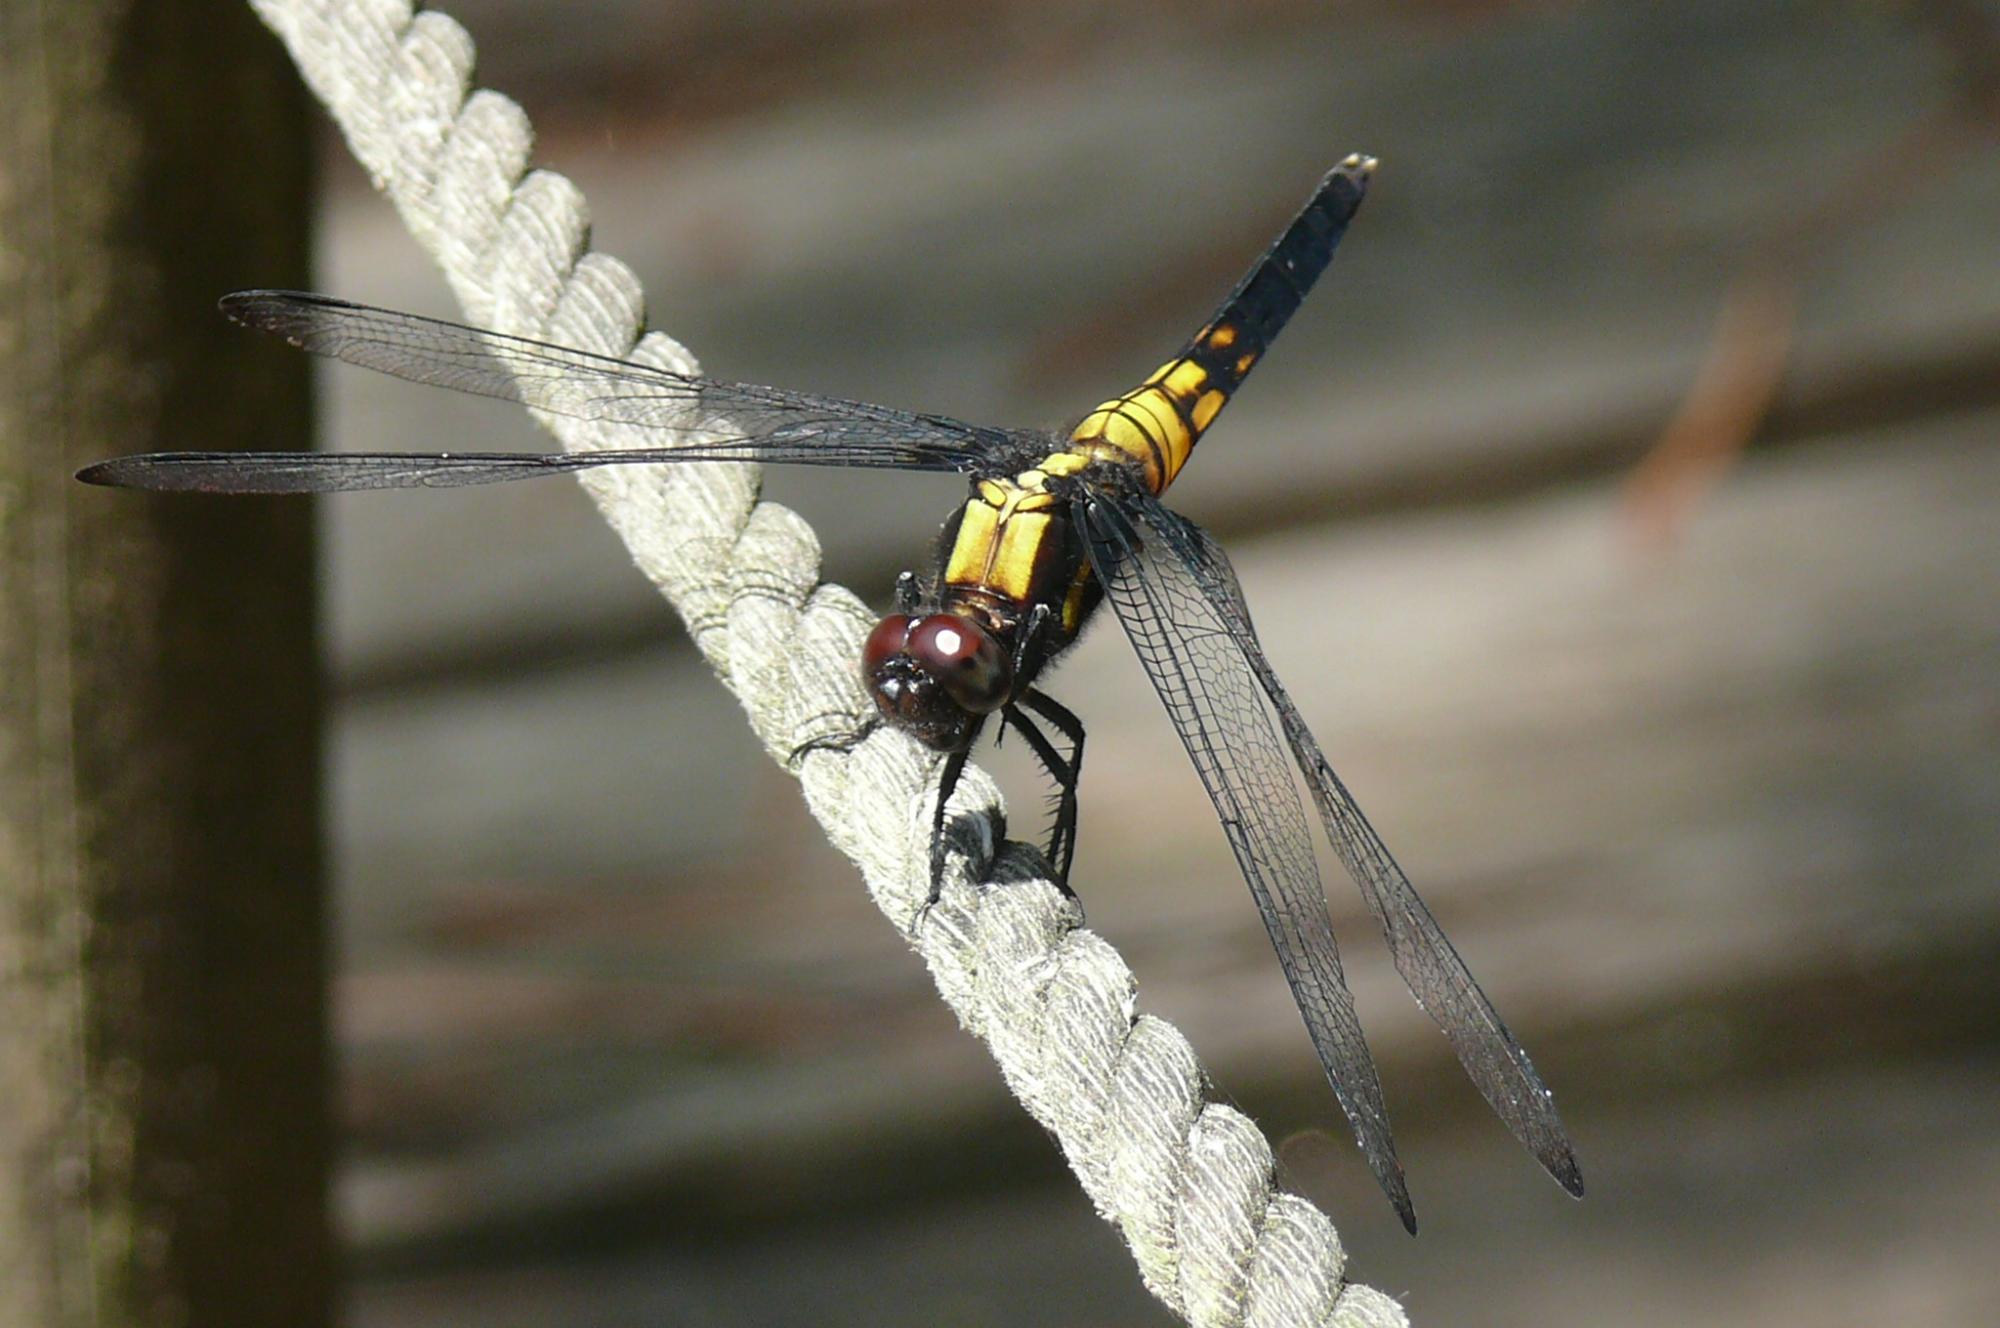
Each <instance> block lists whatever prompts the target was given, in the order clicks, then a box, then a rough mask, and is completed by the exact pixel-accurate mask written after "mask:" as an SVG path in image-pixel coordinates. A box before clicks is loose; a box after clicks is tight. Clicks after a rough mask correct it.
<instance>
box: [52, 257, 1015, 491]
mask: <svg viewBox="0 0 2000 1328" xmlns="http://www.w3.org/2000/svg"><path fill="white" fill-rule="evenodd" d="M222 311H223V312H224V313H226V314H227V315H229V317H231V318H233V319H235V320H236V321H237V322H239V323H242V324H244V325H245V326H246V327H252V328H255V329H257V330H258V331H261V332H268V333H270V334H271V335H273V336H277V337H282V338H283V339H285V340H286V341H289V342H291V343H292V344H293V345H294V346H297V347H299V348H300V349H302V350H307V351H310V352H312V353H313V354H315V355H325V356H328V357H330V358H332V359H336V360H342V361H345V362H346V363H348V364H355V365H360V366H361V367H363V368H367V369H374V370H376V371H378V372H380V373H386V374H389V375H392V376H393V377H397V378H403V379H407V380H409V381H410V382H415V383H426V384H430V385H432V386H436V387H446V388H450V389H452V390H454V391H458V392H466V393H470V394H472V395H474V396H483V397H494V398H497V399H499V400H502V401H512V402H516V403H518V404H520V405H523V406H526V407H529V408H530V409H533V410H541V411H547V412H548V413H550V414H552V415H561V416H564V417H567V418H570V419H579V420H592V421H604V422H608V423H614V424H623V425H631V426H634V427H637V428H640V429H646V430H651V431H654V432H658V433H661V434H665V435H668V436H672V437H686V438H689V440H690V441H689V442H688V443H687V444H686V445H676V446H670V447H669V446H662V447H658V448H643V449H642V448H631V449H618V450H615V451H605V452H589V453H548V454H541V453H490V452H489V453H428V454H423V453H414V454H402V453H346V454H342V453H325V454H318V455H312V454H300V453H271V452H238V453H224V452H170V453H156V454H152V455H149V456H143V457H121V458H119V459H117V460H114V461H108V462H103V463H100V464H98V465H95V466H91V467H89V468H88V469H86V470H84V471H83V472H81V474H80V476H79V478H82V479H85V480H87V481H89V482H91V483H97V484H117V485H126V486H131V487H138V488H149V489H190V490H200V491H206V492H216V493H296V492H326V491H331V490H338V489H388V488H417V487H452V486H458V485H467V484H495V483H499V482H502V481H506V480H516V479H527V478H530V477H533V476H537V475H549V474H561V473H568V472H570V471H576V470H584V469H588V468H590V467H593V466H608V465H646V464H655V463H660V462H685V461H759V462H780V463H791V464H797V465H817V466H851V467H860V468H875V469H891V470H936V471H959V472H968V473H982V474H984V473H992V472H994V471H996V470H1005V469H1007V468H1008V467H1010V466H1013V465H1014V464H1015V463H1016V462H1017V461H1018V460H1020V459H1021V458H1024V457H1030V456H1034V455H1038V454H1039V453H1041V452H1045V451H1046V450H1048V444H1047V442H1046V440H1045V439H1043V438H1042V437H1041V436H1040V435H1033V434H1029V433H1026V432H1021V431H1014V430H1006V429H994V428H984V427H980V426H976V425H971V424H965V423H962V422H961V421H958V420H954V419H950V418H947V417H945V416H942V415H920V414H913V413H911V412H908V411H901V410H895V409H892V408H890V407H888V406H877V405H871V404H869V403H867V402H860V401H842V400H838V399H836V398H833V397H820V396H813V395H811V394H809V393H804V392H790V391H786V390H784V389H782V388H776V387H760V386H757V385H755V384H751V383H728V382H721V381H718V380H716V379H712V378H700V377H693V376H690V375H687V374H679V373H674V372H673V371H671V370H667V369H658V368H654V367H652V366H650V365H644V364H637V363H633V362H631V361H629V360H618V359H613V358H611V357H609V356H605V355H595V354H592V353H590V352H589V351H582V350H576V349H574V348H571V347H567V346H557V345H553V344H550V343H547V342H541V341H532V340H529V339H527V338H525V337H513V336H507V335H504V334H502V333H498V332H486V331H481V330H479V329H477V328H471V327H464V326H461V325H459V324H457V323H447V322H443V321H441V320H438V319H434V318H421V317H418V316H417V315H415V314H406V313H397V312H394V311H392V310H388V309H376V308H371V307H370V306H368V305H361V304H350V303H348V302H346V301H344V300H335V299H330V298H328V297H326V296H323V295H310V294H304V293H300V292H293V291H244V292H241V293H239V294H235V295H229V296H225V297H224V298H223V300H222Z"/></svg>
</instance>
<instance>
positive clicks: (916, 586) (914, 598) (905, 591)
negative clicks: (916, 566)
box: [896, 571, 924, 614]
mask: <svg viewBox="0 0 2000 1328" xmlns="http://www.w3.org/2000/svg"><path fill="white" fill-rule="evenodd" d="M923 602H924V587H923V583H922V582H920V581H919V580H917V574H916V573H915V572H908V571H906V572H901V573H898V574H897V576H896V612H898V613H912V614H913V613H915V612H916V611H917V609H918V607H919V606H920V605H922V604H923Z"/></svg>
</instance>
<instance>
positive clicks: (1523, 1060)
mask: <svg viewBox="0 0 2000 1328" xmlns="http://www.w3.org/2000/svg"><path fill="white" fill-rule="evenodd" d="M1137 518H1138V520H1139V522H1140V524H1141V527H1142V530H1143V532H1144V534H1145V535H1146V536H1148V537H1150V538H1153V539H1155V540H1157V541H1158V543H1159V544H1160V545H1161V546H1162V547H1163V548H1164V549H1165V550H1166V552H1164V553H1161V554H1157V555H1156V557H1158V558H1161V559H1163V560H1165V561H1167V562H1170V563H1172V564H1173V565H1175V566H1177V567H1181V568H1184V569H1186V570H1185V574H1186V576H1187V577H1188V579H1190V580H1191V581H1192V582H1193V583H1194V584H1195V585H1196V586H1198V587H1199V591H1200V594H1201V595H1202V596H1203V598H1205V599H1206V600H1207V601H1208V603H1209V604H1210V605H1211V606H1212V607H1213V610H1214V613H1215V617H1216V620H1217V621H1219V622H1221V623H1224V624H1226V626H1227V628H1228V630H1229V631H1230V633H1231V634H1232V635H1233V636H1234V638H1235V644H1236V647H1237V649H1238V650H1239V651H1240V653H1241V655H1242V657H1243V659H1244V660H1245V661H1246V662H1247V663H1248V665H1249V668H1250V669H1251V671H1252V672H1253V673H1254V674H1255V675H1256V678H1257V681H1258V683H1259V684H1260V685H1261V687H1262V689H1263V692H1264V694H1265V696H1267V697H1268V698H1269V699H1270V702H1271V706H1272V708H1273V709H1275V710H1276V711H1277V713H1278V722H1279V724H1280V725H1281V726H1282V727H1283V729H1284V733H1285V738H1286V740H1287V741H1288V742H1289V743H1290V744H1291V748H1292V753H1293V755H1294V756H1295V757H1296V758H1297V760H1298V764H1299V768H1300V769H1301V770H1303V771H1304V772H1305V776H1306V782H1307V784H1308V785H1310V786H1311V788H1312V792H1313V798H1314V801H1315V802H1317V803H1318V805H1319V812H1320V819H1321V820H1322V821H1323V822H1324V824H1325V826H1326V833H1327V838H1328V839H1329V840H1330V841H1331V842H1332V844H1333V849H1334V852H1335V853H1336V854H1337V855H1338V856H1339V858H1340V861H1341V863H1342V865H1344V866H1345V867H1346V868H1347V870H1348V873H1349V874H1350V875H1352V876H1353V877H1354V881H1355V884H1356V885H1357V886H1359V887H1360V890H1361V894H1362V897H1363V898H1364V899H1366V900H1367V902H1368V907H1369V910H1370V911H1371V912H1373V913H1374V915H1375V918H1376V921H1377V922H1379V923H1380V924H1381V927H1382V934H1383V935H1384V936H1385V937H1386V938H1387V939H1388V943H1389V953H1390V954H1391V956H1393V957H1394V959H1395V962H1396V970H1397V972H1399V973H1401V974H1402V975H1403V981H1404V983H1405V984H1407V985H1408V987H1409V989H1410V994H1411V995H1413V996H1414V997H1416V1000H1417V1004H1418V1005H1420V1006H1422V1007H1423V1008H1424V1010H1426V1011H1427V1012H1429V1014H1430V1016H1431V1018H1432V1019H1434V1020H1436V1021H1437V1025H1438V1027H1439V1028H1441V1029H1443V1030H1444V1035H1445V1037H1446V1038H1447V1039H1448V1040H1449V1041H1450V1042H1451V1047H1452V1050H1453V1051H1454V1052H1456V1053H1457V1054H1458V1059H1459V1062H1460V1064H1462V1065H1464V1066H1465V1071H1466V1074H1467V1075H1468V1076H1470V1077H1471V1079H1472V1082H1473V1083H1474V1084H1475V1085H1477V1087H1478V1089H1479V1092H1480V1094H1481V1096H1483V1097H1484V1098H1485V1099H1486V1101H1487V1103H1488V1104H1489V1105H1490V1106H1491V1107H1492V1108H1493V1111H1494V1113H1495V1114H1496V1115H1498V1116H1499V1117H1500V1119H1501V1120H1502V1121H1504V1122H1505V1123H1506V1126H1507V1128H1508V1129H1509V1130H1510V1131H1512V1132H1513V1135H1514V1137H1515V1138H1516V1139H1519V1140H1520V1141H1521V1143H1522V1144H1523V1145H1524V1146H1526V1148H1527V1149H1528V1151H1529V1152H1531V1153H1533V1154H1534V1155H1535V1158H1536V1160H1537V1161H1539V1162H1540V1163H1541V1164H1542V1166H1543V1167H1544V1168H1546V1169H1547V1171H1548V1173H1549V1174H1550V1175H1551V1176H1553V1177H1555V1179H1556V1181H1557V1182H1558V1183H1559V1184H1561V1185H1562V1187H1563V1188H1564V1189H1566V1190H1568V1191H1569V1192H1570V1193H1571V1194H1575V1195H1581V1194H1582V1193H1583V1173H1582V1171H1581V1170H1580V1169H1579V1168H1578V1166H1577V1162H1576V1155H1575V1153H1574V1151H1573V1150H1572V1149H1571V1147H1570V1142H1569V1135H1568V1134H1567V1133H1566V1132H1565V1131H1564V1129H1563V1125H1562V1120H1561V1118H1560V1117H1558V1116H1557V1114H1556V1107H1555V1099H1554V1098H1553V1097H1552V1096H1551V1095H1550V1093H1549V1090H1548V1089H1547V1088H1546V1087H1545V1086H1544V1085H1543V1083H1542V1079H1541V1076H1540V1075H1538V1074H1537V1073H1536V1072H1535V1067H1534V1065H1533V1064H1531V1063H1530V1062H1529V1060H1528V1054H1527V1052H1525V1051H1523V1050H1522V1049H1521V1044H1520V1043H1518V1042H1516V1041H1515V1040H1514V1035H1513V1034H1512V1033H1510V1032H1508V1030H1507V1026H1506V1025H1505V1024H1504V1023H1502V1022H1501V1021H1500V1015H1499V1013H1498V1012H1497V1011H1496V1010H1494V1008H1493V1003H1492V1002H1491V1001H1489V1000H1487V999H1486V993H1485V992H1483V991H1481V990H1480V989H1479V984H1478V983H1477V982H1475V981H1473V978H1472V974H1471V972H1470V971H1469V970H1468V969H1467V968H1466V966H1465V961H1464V960H1463V959H1461V958H1459V956H1458V951H1457V950H1456V949H1454V948H1453V947H1452V943H1451V941H1450V940H1449V939H1448V938H1447V937H1446V936H1445V934H1444V930H1443V929H1442V928H1441V927H1439V926H1438V923H1437V919H1436V918H1434V917H1432V916H1431V911H1430V909H1429V908H1428V907H1426V906H1425V904H1424V901H1423V900H1422V899H1421V898H1419V897H1418V895H1417V891H1416V888H1415V887H1414V886H1412V885H1411V884H1410V879H1409V877H1408V876H1406V875H1404V874H1403V869H1402V868H1401V867H1399V866H1398V865H1397V864H1396V860H1395V858H1393V857H1391V856H1390V854H1389V850H1388V847H1387V846H1386V845H1384V844H1383V843H1382V839H1381V836H1379V835H1377V834H1376V833H1375V827H1374V826H1372V825H1370V824H1369V823H1368V818H1367V817H1365V816H1363V815H1362V814H1361V809H1360V808H1359V807H1358V806H1356V805H1355V802H1354V797H1353V795H1352V794H1350V793H1349V792H1348V791H1347V787H1346V786H1345V785H1344V784H1342V783H1341V782H1340V777H1339V776H1338V775H1336V774H1335V773H1334V772H1333V767H1332V766H1331V765H1329V764H1327V760H1326V757H1325V756H1324V755H1322V754H1321V752H1320V749H1319V743H1318V742H1317V741H1315V740H1314V738H1313V735H1312V732H1311V730H1309V729H1308V728H1307V727H1306V723H1305V720H1304V718H1303V717H1302V716H1301V715H1300V714H1299V711H1298V707H1297V706H1296V705H1294V704H1293V703H1292V698H1291V697H1290V695H1288V694H1287V693H1286V691H1285V689H1284V687H1283V685H1282V684H1280V683H1279V681H1278V675H1277V673H1276V672H1275V671H1274V670H1273V669H1272V667H1271V662H1270V660H1269V659H1267V658H1266V657H1265V655H1264V649H1263V647H1262V645H1260V644H1259V643H1258V640H1257V634H1256V632H1255V631H1254V630H1253V629H1252V627H1251V625H1250V612H1249V609H1248V607H1247V606H1246V605H1245V604H1244V601H1243V590H1242V587H1241V585H1240V584H1239V583H1238V582H1237V580H1236V574H1235V572H1234V570H1233V569H1232V568H1231V567H1230V564H1229V559H1228V556H1227V555H1226V554H1225V553H1224V552H1223V550H1222V547H1221V546H1220V545H1218V544H1217V543H1216V542H1215V541H1214V540H1213V539H1211V538H1210V537H1209V535H1208V532H1206V531H1204V530H1203V529H1201V527H1199V526H1197V525H1195V524H1194V523H1193V522H1192V521H1189V520H1187V519H1186V518H1184V517H1181V516H1179V515H1177V514H1175V513H1173V512H1171V511H1168V510H1167V509H1166V508H1165V507H1162V506H1160V505H1159V504H1157V503H1153V504H1151V505H1150V506H1142V507H1141V508H1140V509H1139V511H1138V512H1137Z"/></svg>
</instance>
